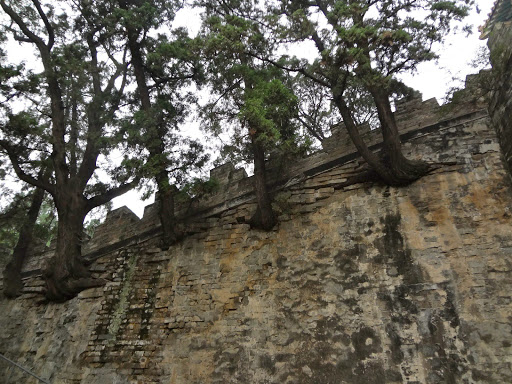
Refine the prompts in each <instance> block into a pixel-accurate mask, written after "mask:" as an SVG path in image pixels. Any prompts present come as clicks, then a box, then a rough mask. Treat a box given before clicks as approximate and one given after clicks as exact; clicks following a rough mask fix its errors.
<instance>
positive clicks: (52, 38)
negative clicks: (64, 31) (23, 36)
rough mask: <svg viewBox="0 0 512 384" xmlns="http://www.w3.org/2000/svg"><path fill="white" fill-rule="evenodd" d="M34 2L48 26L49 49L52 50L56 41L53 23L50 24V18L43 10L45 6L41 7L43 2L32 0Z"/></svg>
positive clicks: (45, 24)
mask: <svg viewBox="0 0 512 384" xmlns="http://www.w3.org/2000/svg"><path fill="white" fill-rule="evenodd" d="M32 3H34V5H35V7H36V9H37V12H38V13H39V16H41V19H42V20H43V23H44V26H45V27H46V30H47V31H48V44H47V47H48V50H49V51H50V50H51V49H52V47H53V43H54V42H55V32H54V30H53V27H52V25H51V24H50V21H49V20H48V17H47V16H46V14H45V13H44V11H43V8H41V3H40V2H39V0H32Z"/></svg>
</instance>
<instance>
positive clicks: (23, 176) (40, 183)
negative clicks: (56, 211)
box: [0, 140, 55, 196]
mask: <svg viewBox="0 0 512 384" xmlns="http://www.w3.org/2000/svg"><path fill="white" fill-rule="evenodd" d="M0 147H2V148H3V149H4V150H5V152H7V156H9V160H11V164H12V167H13V169H14V172H15V173H16V176H18V178H19V179H20V180H22V181H24V182H26V183H28V184H31V185H33V186H35V187H39V188H42V189H44V190H45V191H47V192H48V193H50V194H51V195H52V196H54V195H55V187H54V186H53V185H52V184H50V183H49V182H48V181H46V180H41V179H36V178H35V177H33V176H31V175H29V174H27V173H26V172H25V171H24V170H23V169H22V168H21V166H20V162H19V160H18V158H17V156H16V153H15V152H16V151H15V150H14V148H13V147H12V146H11V145H10V144H9V143H8V142H7V141H5V140H0Z"/></svg>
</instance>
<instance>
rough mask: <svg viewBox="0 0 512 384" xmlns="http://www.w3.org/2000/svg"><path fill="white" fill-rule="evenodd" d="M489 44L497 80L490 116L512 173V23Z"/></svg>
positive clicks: (500, 29) (500, 28) (502, 25)
mask: <svg viewBox="0 0 512 384" xmlns="http://www.w3.org/2000/svg"><path fill="white" fill-rule="evenodd" d="M487 44H488V46H489V50H490V51H491V64H492V74H493V78H494V84H493V85H494V86H493V90H492V92H491V95H490V96H491V98H490V103H489V114H490V116H491V119H492V124H493V126H494V128H495V129H496V133H497V134H498V137H499V139H500V142H501V146H502V150H503V154H504V156H505V159H506V162H507V165H508V167H509V170H512V118H511V117H512V21H509V22H507V23H497V24H496V25H495V26H494V27H493V30H492V32H491V34H490V35H489V40H488V43H487Z"/></svg>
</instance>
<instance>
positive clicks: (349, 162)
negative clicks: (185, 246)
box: [24, 98, 485, 291]
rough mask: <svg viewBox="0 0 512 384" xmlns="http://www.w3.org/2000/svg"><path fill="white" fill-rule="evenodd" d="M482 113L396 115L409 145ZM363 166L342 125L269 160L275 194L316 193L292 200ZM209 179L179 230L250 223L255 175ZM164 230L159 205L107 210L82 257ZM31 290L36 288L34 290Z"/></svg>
mask: <svg viewBox="0 0 512 384" xmlns="http://www.w3.org/2000/svg"><path fill="white" fill-rule="evenodd" d="M483 115H485V111H482V106H481V105H478V104H475V103H473V102H468V100H464V102H463V103H462V104H460V105H458V106H457V108H455V109H452V110H450V111H449V112H448V113H447V112H446V111H443V109H442V108H441V107H440V106H439V104H438V102H437V100H436V99H434V98H432V99H428V100H425V101H423V100H422V99H421V98H416V99H413V100H410V101H403V102H398V103H397V105H396V112H395V119H396V121H397V124H398V127H399V131H400V135H401V139H402V141H403V142H404V143H405V144H406V143H407V142H409V141H414V140H415V137H418V136H422V135H425V134H432V133H435V132H436V131H438V130H440V129H444V128H446V127H447V126H451V125H454V124H458V123H460V122H461V121H463V120H464V119H468V118H471V116H483ZM360 132H361V136H362V137H363V139H364V141H365V142H366V143H367V145H368V146H369V147H370V148H371V149H372V150H374V151H375V150H378V149H379V147H380V143H381V142H382V137H381V134H380V130H379V129H374V130H372V129H370V127H369V125H363V126H361V127H360ZM405 147H407V145H405ZM364 166H365V162H364V161H363V160H362V159H361V157H360V156H359V155H358V153H357V151H356V149H355V147H354V145H353V144H352V142H351V140H350V138H349V137H348V133H347V132H346V131H345V130H344V127H343V125H342V124H341V125H338V126H335V127H333V129H332V134H331V136H330V137H328V138H326V139H325V140H324V141H323V142H322V149H321V150H319V151H317V152H315V153H313V154H311V155H309V156H307V157H304V158H293V159H286V161H273V162H271V163H269V164H268V175H267V180H268V183H269V188H270V189H271V191H272V193H273V195H274V196H276V195H278V194H279V193H281V192H282V191H286V190H290V189H293V188H296V187H297V186H301V185H302V186H306V187H307V188H311V189H312V190H313V192H314V193H313V194H303V193H300V194H297V193H295V195H294V196H290V199H291V201H292V202H296V203H301V202H306V201H313V202H314V201H316V198H315V196H317V197H322V196H324V195H325V193H327V191H331V190H333V187H335V186H337V185H340V184H343V183H344V182H347V180H348V179H349V178H351V177H353V176H354V175H356V174H357V173H358V172H360V170H362V169H364ZM333 169H335V171H332V170H333ZM210 179H211V180H213V179H214V180H215V181H216V183H217V188H216V189H215V191H214V192H213V193H211V194H210V195H208V196H203V197H202V198H200V199H195V200H179V199H177V201H176V207H175V213H176V216H177V217H178V221H179V229H180V230H181V231H183V232H184V233H186V234H188V235H189V236H194V235H195V234H197V235H198V236H201V235H200V234H201V233H204V232H205V231H206V230H210V229H212V228H214V227H215V226H216V225H219V218H222V217H226V216H229V217H231V216H232V215H235V216H236V219H235V222H236V223H238V224H244V223H247V222H248V221H249V219H250V218H251V216H252V214H253V212H254V210H255V207H256V205H255V197H254V192H253V181H252V177H249V176H248V175H247V173H246V171H245V170H244V169H243V168H236V167H234V166H233V164H232V163H230V162H228V163H226V164H223V165H220V166H218V167H216V168H214V169H212V170H210ZM313 180H317V181H313ZM318 180H320V181H318ZM326 188H327V189H326ZM315 191H316V192H315ZM319 191H320V192H319ZM292 195H293V193H292ZM308 209H309V208H308ZM220 222H221V223H222V222H223V221H222V220H220ZM224 223H227V222H226V221H224ZM159 233H160V220H159V216H158V207H157V205H156V204H150V205H148V206H146V207H145V209H144V215H143V217H142V219H139V218H138V217H137V216H136V215H135V214H134V213H133V212H132V211H130V210H129V209H128V208H127V207H121V208H118V209H115V210H113V211H111V212H109V213H108V214H107V217H106V218H105V221H104V222H103V223H102V224H100V225H99V226H98V227H97V229H96V231H95V234H94V236H93V238H92V239H85V241H84V246H83V255H84V257H85V258H86V260H88V261H89V262H92V261H93V260H95V259H96V258H98V257H100V256H101V255H103V254H105V253H106V252H111V251H112V250H113V249H116V248H120V247H124V246H126V245H127V244H131V243H136V242H139V241H142V240H143V239H148V238H152V237H155V236H158V235H159ZM84 236H85V235H84ZM51 249H52V247H50V248H45V247H39V248H38V250H36V251H35V253H36V254H38V256H37V257H33V258H31V259H30V260H29V262H28V263H27V264H26V266H25V268H24V276H33V275H37V274H40V273H41V272H40V271H41V270H42V268H43V266H44V263H45V260H47V259H48V258H49V257H51V255H52V250H51ZM28 290H29V291H34V290H33V289H32V288H28ZM39 290H42V283H41V282H37V283H35V291H39Z"/></svg>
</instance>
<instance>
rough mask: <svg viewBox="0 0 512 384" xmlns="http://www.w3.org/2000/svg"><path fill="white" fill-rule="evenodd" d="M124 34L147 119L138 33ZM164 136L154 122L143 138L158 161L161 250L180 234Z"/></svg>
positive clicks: (129, 30) (148, 111) (148, 110)
mask: <svg viewBox="0 0 512 384" xmlns="http://www.w3.org/2000/svg"><path fill="white" fill-rule="evenodd" d="M120 4H121V7H122V8H123V9H128V8H127V4H126V3H124V2H121V3H120ZM126 31H127V37H128V47H129V49H130V53H131V55H132V66H133V72H134V74H135V80H136V82H137V90H138V93H139V97H140V101H141V107H142V110H143V111H144V112H145V113H146V114H148V117H150V116H149V115H150V114H152V113H153V112H154V111H152V107H151V98H150V94H149V88H148V85H147V82H146V71H145V68H144V60H143V58H142V53H141V47H140V44H139V42H138V41H137V39H138V32H137V31H136V30H135V29H133V28H132V27H130V26H126ZM151 117H153V116H151ZM165 134H166V129H165V128H164V127H163V126H158V122H157V123H156V125H154V124H153V125H151V126H148V127H147V132H146V135H149V137H150V144H149V146H148V151H149V154H150V156H151V157H152V158H157V159H160V160H158V162H157V164H156V165H155V167H156V169H157V173H156V175H155V181H156V183H157V186H158V194H157V204H158V208H159V213H158V216H159V218H160V224H161V225H162V242H163V247H164V248H168V247H169V246H170V245H172V244H174V243H175V242H176V241H177V240H178V239H179V238H180V237H181V234H179V233H178V231H177V230H176V217H175V215H174V195H173V191H172V190H171V187H170V185H169V175H168V174H167V171H166V168H167V164H166V162H165V161H162V160H161V158H162V155H163V153H164V149H165V148H164V136H165ZM154 139H156V140H154Z"/></svg>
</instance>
